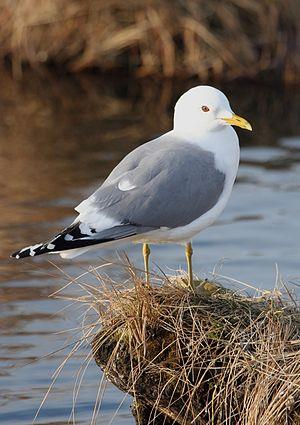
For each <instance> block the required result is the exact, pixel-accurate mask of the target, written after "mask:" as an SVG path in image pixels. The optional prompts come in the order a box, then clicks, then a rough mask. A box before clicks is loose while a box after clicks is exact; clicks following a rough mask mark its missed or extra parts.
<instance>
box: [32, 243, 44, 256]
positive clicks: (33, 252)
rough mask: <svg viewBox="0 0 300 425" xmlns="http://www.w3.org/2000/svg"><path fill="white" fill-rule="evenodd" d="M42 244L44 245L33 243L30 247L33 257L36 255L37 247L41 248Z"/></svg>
mask: <svg viewBox="0 0 300 425" xmlns="http://www.w3.org/2000/svg"><path fill="white" fill-rule="evenodd" d="M40 246H42V244H40V243H38V244H36V245H32V246H31V247H29V249H30V252H29V255H30V256H31V257H33V256H34V255H35V250H36V249H37V248H39V247H40Z"/></svg>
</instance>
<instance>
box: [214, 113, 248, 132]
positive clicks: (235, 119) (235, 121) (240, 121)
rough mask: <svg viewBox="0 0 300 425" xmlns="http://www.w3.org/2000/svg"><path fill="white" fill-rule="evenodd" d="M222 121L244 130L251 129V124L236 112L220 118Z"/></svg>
mask: <svg viewBox="0 0 300 425" xmlns="http://www.w3.org/2000/svg"><path fill="white" fill-rule="evenodd" d="M222 120H223V121H225V122H227V124H229V125H235V126H237V127H240V128H243V129H245V130H249V131H252V130H253V129H252V125H251V124H250V123H249V122H248V121H247V120H245V118H242V117H240V116H238V115H236V114H232V117H231V118H222Z"/></svg>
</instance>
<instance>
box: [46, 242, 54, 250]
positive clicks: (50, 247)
mask: <svg viewBox="0 0 300 425" xmlns="http://www.w3.org/2000/svg"><path fill="white" fill-rule="evenodd" d="M47 248H48V249H54V248H55V245H54V244H53V243H48V245H47Z"/></svg>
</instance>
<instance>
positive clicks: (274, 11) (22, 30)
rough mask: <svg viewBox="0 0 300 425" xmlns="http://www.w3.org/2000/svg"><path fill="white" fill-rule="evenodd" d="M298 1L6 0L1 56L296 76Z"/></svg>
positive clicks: (146, 69) (166, 71)
mask: <svg viewBox="0 0 300 425" xmlns="http://www.w3.org/2000/svg"><path fill="white" fill-rule="evenodd" d="M299 17H300V3H299V1H298V0H222V1H220V0H209V1H207V0H185V1H169V0H145V1H137V0H128V1H126V2H124V1H122V0H110V1H104V0H15V1H8V0H2V7H1V9H0V20H1V26H0V46H1V48H0V55H1V57H2V58H10V59H11V61H12V64H13V70H14V74H15V75H16V76H18V75H20V73H21V69H22V64H24V63H29V64H30V65H31V66H32V67H38V66H41V65H42V64H43V63H48V64H49V63H53V64H55V65H58V66H63V67H65V68H66V69H67V70H69V71H72V72H78V71H80V70H83V69H87V68H91V67H97V68H100V69H101V70H103V71H110V70H113V69H120V68H122V69H126V70H129V71H134V72H135V73H136V74H138V75H139V76H144V75H158V76H161V75H163V76H167V77H169V76H174V75H180V76H182V75H184V76H191V75H197V76H199V77H200V78H202V79H207V78H218V79H223V80H224V79H232V78H236V77H248V78H254V77H257V76H258V75H260V74H262V73H265V72H267V73H268V75H270V74H272V78H273V79H276V78H277V79H284V80H289V81H290V80H292V81H296V80H298V81H299V70H300V49H299V39H300V19H299Z"/></svg>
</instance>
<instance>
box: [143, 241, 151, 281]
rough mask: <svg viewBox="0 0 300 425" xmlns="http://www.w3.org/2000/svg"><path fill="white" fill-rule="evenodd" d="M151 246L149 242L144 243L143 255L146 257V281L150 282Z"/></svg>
mask: <svg viewBox="0 0 300 425" xmlns="http://www.w3.org/2000/svg"><path fill="white" fill-rule="evenodd" d="M150 252H151V251H150V247H149V245H148V244H147V243H144V244H143V257H144V267H145V278H146V283H149V282H150V275H149V256H150Z"/></svg>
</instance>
